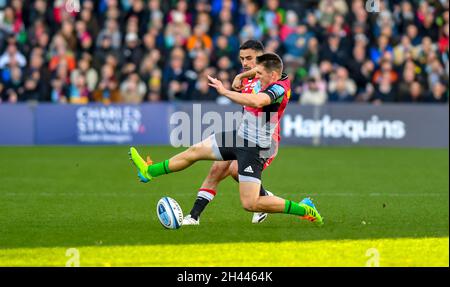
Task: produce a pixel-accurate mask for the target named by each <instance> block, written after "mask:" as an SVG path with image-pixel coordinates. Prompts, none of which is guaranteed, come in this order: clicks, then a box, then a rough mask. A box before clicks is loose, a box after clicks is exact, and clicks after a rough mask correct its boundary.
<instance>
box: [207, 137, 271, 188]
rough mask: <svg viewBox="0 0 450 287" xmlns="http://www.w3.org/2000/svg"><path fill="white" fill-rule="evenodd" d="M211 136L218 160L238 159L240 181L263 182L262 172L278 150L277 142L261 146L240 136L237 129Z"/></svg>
mask: <svg viewBox="0 0 450 287" xmlns="http://www.w3.org/2000/svg"><path fill="white" fill-rule="evenodd" d="M210 138H211V142H212V148H213V151H214V154H215V156H216V158H217V160H225V161H227V160H237V162H238V174H239V182H255V183H261V173H262V171H263V170H264V169H265V168H266V167H267V166H268V165H269V164H270V162H271V161H272V160H273V158H274V157H275V154H276V151H277V145H276V144H275V142H273V144H272V145H271V146H270V147H268V148H261V147H259V146H257V145H255V144H254V143H251V142H248V141H247V140H245V139H243V138H241V137H239V136H238V135H237V134H236V131H231V132H222V133H218V134H214V135H212V136H211V137H210Z"/></svg>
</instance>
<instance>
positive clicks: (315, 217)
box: [239, 182, 323, 224]
mask: <svg viewBox="0 0 450 287" xmlns="http://www.w3.org/2000/svg"><path fill="white" fill-rule="evenodd" d="M260 188H261V184H260V183H256V182H240V183H239V192H240V198H241V204H242V207H243V208H244V209H245V210H247V211H251V212H266V213H286V214H293V215H298V216H300V217H301V218H304V219H307V220H310V221H314V222H316V223H318V224H322V223H323V220H322V217H321V216H320V214H319V212H318V211H317V209H316V208H315V207H314V206H313V205H312V206H310V205H308V204H305V203H303V202H300V203H296V202H293V201H291V200H286V199H283V198H281V197H278V196H260V195H259V189H260Z"/></svg>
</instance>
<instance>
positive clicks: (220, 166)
mask: <svg viewBox="0 0 450 287" xmlns="http://www.w3.org/2000/svg"><path fill="white" fill-rule="evenodd" d="M228 176H231V177H232V178H234V180H236V182H239V180H238V164H237V161H236V160H233V161H216V162H214V163H213V165H212V166H211V169H210V171H209V173H208V176H207V177H206V178H205V180H204V181H203V184H202V186H201V188H200V189H199V191H198V193H197V198H196V200H195V202H194V206H193V207H192V209H191V211H190V213H189V214H188V215H187V216H186V217H185V218H184V219H183V225H199V224H200V215H201V214H202V212H203V211H204V210H205V208H206V206H207V205H208V204H209V203H210V202H211V201H212V200H213V199H214V197H215V196H216V193H217V187H218V185H219V183H220V182H221V181H222V180H224V179H225V178H227V177H228ZM259 194H260V195H261V196H266V195H273V194H272V193H271V192H269V191H266V190H264V188H263V187H262V186H261V188H260V193H259ZM266 218H267V213H265V212H255V213H254V214H253V217H252V223H261V222H263V221H264V220H265V219H266Z"/></svg>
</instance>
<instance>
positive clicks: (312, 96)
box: [300, 77, 328, 106]
mask: <svg viewBox="0 0 450 287" xmlns="http://www.w3.org/2000/svg"><path fill="white" fill-rule="evenodd" d="M327 100H328V95H327V87H326V84H325V83H323V82H321V81H319V80H318V79H316V78H314V77H311V78H309V79H308V80H307V81H306V84H305V86H304V88H303V91H302V93H301V96H300V104H301V105H314V106H322V105H324V104H325V103H326V102H327Z"/></svg>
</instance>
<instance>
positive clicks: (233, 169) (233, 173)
mask: <svg viewBox="0 0 450 287" xmlns="http://www.w3.org/2000/svg"><path fill="white" fill-rule="evenodd" d="M228 174H229V175H231V176H232V177H233V178H234V180H236V181H237V182H239V174H238V165H237V161H233V162H232V163H231V164H230V167H229V168H228Z"/></svg>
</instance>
